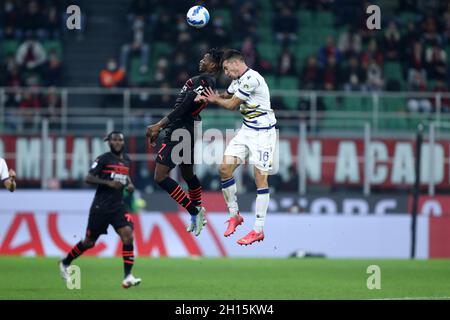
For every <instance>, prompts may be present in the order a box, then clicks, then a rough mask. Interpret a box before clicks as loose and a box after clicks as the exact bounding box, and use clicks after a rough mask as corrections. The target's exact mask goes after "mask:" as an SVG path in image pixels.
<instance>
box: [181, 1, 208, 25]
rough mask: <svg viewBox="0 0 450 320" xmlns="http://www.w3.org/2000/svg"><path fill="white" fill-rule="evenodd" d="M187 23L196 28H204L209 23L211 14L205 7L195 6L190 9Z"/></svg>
mask: <svg viewBox="0 0 450 320" xmlns="http://www.w3.org/2000/svg"><path fill="white" fill-rule="evenodd" d="M186 21H187V23H188V24H189V25H190V26H192V27H194V28H203V27H204V26H206V25H207V24H208V22H209V12H208V10H207V9H206V8H205V7H203V6H194V7H192V8H190V9H189V11H188V13H187V15H186Z"/></svg>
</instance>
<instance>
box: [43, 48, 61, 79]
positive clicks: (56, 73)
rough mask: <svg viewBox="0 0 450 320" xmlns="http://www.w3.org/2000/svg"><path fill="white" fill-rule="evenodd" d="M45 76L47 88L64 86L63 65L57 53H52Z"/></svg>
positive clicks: (46, 66) (45, 69)
mask: <svg viewBox="0 0 450 320" xmlns="http://www.w3.org/2000/svg"><path fill="white" fill-rule="evenodd" d="M43 75H44V84H45V85H46V86H61V85H62V64H61V61H60V60H59V57H58V55H57V54H56V52H54V51H53V52H50V54H49V56H48V62H47V63H46V65H45V68H44V72H43Z"/></svg>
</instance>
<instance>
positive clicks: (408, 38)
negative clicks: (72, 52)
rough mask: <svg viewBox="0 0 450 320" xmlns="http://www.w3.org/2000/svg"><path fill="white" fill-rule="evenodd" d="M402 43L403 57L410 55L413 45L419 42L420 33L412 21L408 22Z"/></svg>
mask: <svg viewBox="0 0 450 320" xmlns="http://www.w3.org/2000/svg"><path fill="white" fill-rule="evenodd" d="M402 42H403V43H402V48H403V49H404V50H405V55H410V54H411V50H413V46H414V44H415V43H416V42H420V31H419V30H418V29H417V27H416V24H415V23H414V22H413V21H409V22H408V24H407V26H406V32H405V34H404V35H403V37H402Z"/></svg>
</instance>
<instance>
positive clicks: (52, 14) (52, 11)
mask: <svg viewBox="0 0 450 320" xmlns="http://www.w3.org/2000/svg"><path fill="white" fill-rule="evenodd" d="M46 21H47V23H46V28H45V30H46V33H47V37H49V38H53V39H58V38H59V37H60V35H61V17H60V15H59V12H58V8H57V7H56V6H51V7H50V8H49V9H48V12H47V13H46Z"/></svg>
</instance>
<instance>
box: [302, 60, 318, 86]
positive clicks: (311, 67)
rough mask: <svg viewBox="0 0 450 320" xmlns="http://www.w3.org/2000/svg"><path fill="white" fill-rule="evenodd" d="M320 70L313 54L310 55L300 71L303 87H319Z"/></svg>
mask: <svg viewBox="0 0 450 320" xmlns="http://www.w3.org/2000/svg"><path fill="white" fill-rule="evenodd" d="M320 75H321V70H320V67H319V66H318V65H317V59H316V57H315V56H310V57H309V58H308V62H307V63H306V65H305V67H304V68H303V71H302V79H301V81H300V83H301V86H302V87H303V89H307V90H317V89H319V83H320V80H321V79H320Z"/></svg>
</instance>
